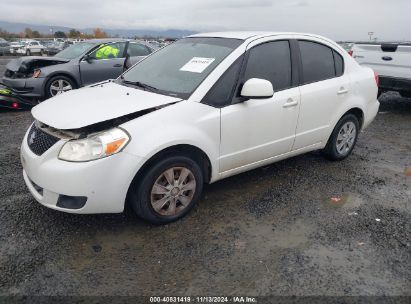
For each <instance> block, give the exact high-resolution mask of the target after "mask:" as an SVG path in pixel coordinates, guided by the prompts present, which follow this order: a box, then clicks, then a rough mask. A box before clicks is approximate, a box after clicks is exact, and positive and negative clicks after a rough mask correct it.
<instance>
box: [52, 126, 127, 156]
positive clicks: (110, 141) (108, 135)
mask: <svg viewBox="0 0 411 304" xmlns="http://www.w3.org/2000/svg"><path fill="white" fill-rule="evenodd" d="M129 141H130V136H129V135H128V134H127V132H126V131H124V130H122V129H119V128H114V129H111V130H108V131H104V132H100V133H95V134H91V135H90V136H88V137H87V138H83V139H76V140H69V141H68V142H66V143H65V144H64V146H63V147H62V148H61V150H60V153H59V159H61V160H66V161H72V162H85V161H90V160H95V159H100V158H103V157H107V156H110V155H113V154H116V153H118V152H120V151H121V150H122V149H123V148H124V147H125V146H126V145H127V143H128V142H129Z"/></svg>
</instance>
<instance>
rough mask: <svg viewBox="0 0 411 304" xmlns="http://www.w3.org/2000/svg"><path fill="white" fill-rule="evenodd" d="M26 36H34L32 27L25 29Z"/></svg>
mask: <svg viewBox="0 0 411 304" xmlns="http://www.w3.org/2000/svg"><path fill="white" fill-rule="evenodd" d="M24 36H25V37H26V38H33V30H32V29H31V28H29V27H26V28H25V29H24Z"/></svg>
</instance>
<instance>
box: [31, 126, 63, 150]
mask: <svg viewBox="0 0 411 304" xmlns="http://www.w3.org/2000/svg"><path fill="white" fill-rule="evenodd" d="M59 140H60V138H58V137H55V136H53V135H50V134H48V133H46V132H44V131H43V130H41V129H40V128H38V127H37V126H36V124H35V123H33V125H32V126H31V129H30V131H29V134H28V136H27V144H28V145H29V147H30V150H31V151H33V153H34V154H36V155H38V156H40V155H42V154H43V153H44V152H46V151H47V150H48V149H50V148H51V147H52V146H53V145H54V144H55V143H56V142H58V141H59Z"/></svg>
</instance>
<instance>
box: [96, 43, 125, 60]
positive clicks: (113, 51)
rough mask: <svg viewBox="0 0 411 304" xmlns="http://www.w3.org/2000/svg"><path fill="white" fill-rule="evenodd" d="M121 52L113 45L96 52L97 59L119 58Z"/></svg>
mask: <svg viewBox="0 0 411 304" xmlns="http://www.w3.org/2000/svg"><path fill="white" fill-rule="evenodd" d="M119 52H120V50H119V49H118V48H115V47H112V46H111V45H106V46H103V47H102V48H100V49H98V51H97V52H96V59H110V58H117V57H118V54H119Z"/></svg>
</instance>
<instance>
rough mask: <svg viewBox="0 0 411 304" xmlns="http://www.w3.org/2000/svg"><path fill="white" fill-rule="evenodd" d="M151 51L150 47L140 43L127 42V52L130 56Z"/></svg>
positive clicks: (145, 54)
mask: <svg viewBox="0 0 411 304" xmlns="http://www.w3.org/2000/svg"><path fill="white" fill-rule="evenodd" d="M150 53H151V51H150V49H149V48H148V47H146V46H145V45H142V44H140V43H134V42H130V43H129V44H128V49H127V54H128V55H129V56H130V57H137V56H147V55H149V54H150Z"/></svg>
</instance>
